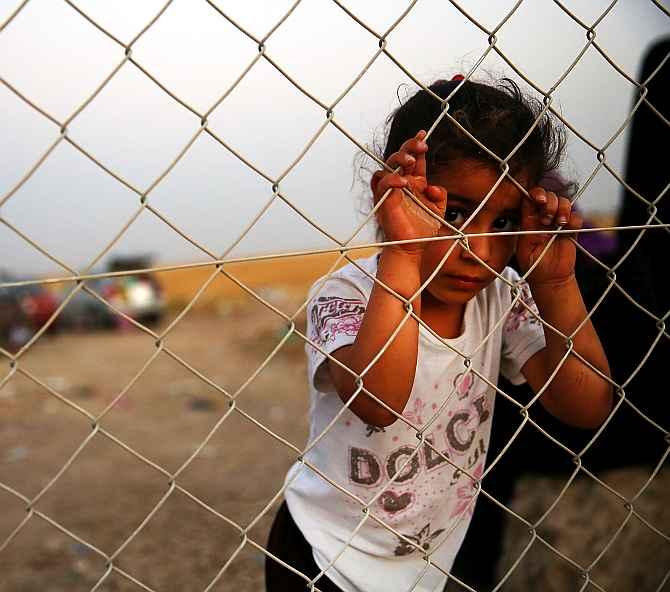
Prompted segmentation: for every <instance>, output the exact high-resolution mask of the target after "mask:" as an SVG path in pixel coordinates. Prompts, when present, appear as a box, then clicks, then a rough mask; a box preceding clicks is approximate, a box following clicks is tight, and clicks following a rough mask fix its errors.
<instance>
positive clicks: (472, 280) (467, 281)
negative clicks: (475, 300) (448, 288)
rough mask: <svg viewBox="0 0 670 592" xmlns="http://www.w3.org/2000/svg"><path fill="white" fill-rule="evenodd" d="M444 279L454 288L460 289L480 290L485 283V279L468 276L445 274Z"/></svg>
mask: <svg viewBox="0 0 670 592" xmlns="http://www.w3.org/2000/svg"><path fill="white" fill-rule="evenodd" d="M445 277H446V278H447V279H448V280H449V281H450V282H451V283H453V284H455V285H456V286H459V287H461V288H481V287H482V286H484V285H485V284H486V282H487V279H486V278H481V277H474V276H469V275H454V274H445Z"/></svg>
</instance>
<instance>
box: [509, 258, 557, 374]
mask: <svg viewBox="0 0 670 592" xmlns="http://www.w3.org/2000/svg"><path fill="white" fill-rule="evenodd" d="M510 271H511V273H510V274H509V275H510V277H509V279H510V280H512V281H515V282H517V285H518V286H519V289H520V295H519V299H518V300H517V301H516V302H515V304H514V306H512V309H511V310H510V311H509V313H508V314H507V318H506V319H505V323H504V325H503V339H502V344H503V345H502V359H501V362H500V372H501V374H502V375H503V376H504V377H505V378H507V380H509V381H510V382H511V383H512V384H523V383H524V382H526V379H525V378H524V376H523V374H522V373H521V368H523V366H524V364H525V363H526V362H527V361H528V360H529V359H530V358H531V357H532V356H533V354H535V353H537V352H538V351H540V350H541V349H544V347H545V345H546V341H545V338H544V328H543V326H542V323H541V322H540V320H539V318H538V316H539V311H538V309H537V305H536V304H535V301H534V300H533V295H532V294H531V291H530V287H529V286H528V283H527V282H525V281H524V280H521V279H520V277H519V275H518V274H517V273H516V272H515V271H512V270H510ZM531 311H532V312H531ZM533 313H534V314H533ZM536 315H538V316H536Z"/></svg>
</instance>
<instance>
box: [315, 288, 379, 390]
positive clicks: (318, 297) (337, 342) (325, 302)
mask: <svg viewBox="0 0 670 592" xmlns="http://www.w3.org/2000/svg"><path fill="white" fill-rule="evenodd" d="M366 303H367V297H366V296H365V294H364V293H363V291H362V290H361V289H360V288H358V287H357V286H356V285H355V284H354V283H353V282H350V281H348V280H346V279H344V278H341V277H331V278H328V279H327V280H326V281H325V282H324V283H323V284H321V282H317V283H316V284H315V285H314V286H313V287H312V289H311V290H310V300H309V303H308V305H307V336H308V337H309V339H310V340H311V341H312V342H313V343H314V344H315V345H316V346H318V348H317V347H314V346H313V345H311V344H310V343H307V344H306V346H305V351H306V352H307V372H308V377H309V380H310V382H311V384H312V385H314V387H315V388H316V390H317V391H321V392H323V393H331V392H335V388H334V386H333V384H332V382H331V380H330V375H329V373H328V365H327V364H326V363H325V362H326V360H327V357H326V355H325V354H326V353H328V354H330V353H332V352H334V351H335V350H336V349H339V348H341V347H343V346H346V345H351V344H352V343H353V342H354V340H355V339H356V335H357V334H358V330H359V329H360V326H361V322H362V321H363V314H364V313H365V306H366Z"/></svg>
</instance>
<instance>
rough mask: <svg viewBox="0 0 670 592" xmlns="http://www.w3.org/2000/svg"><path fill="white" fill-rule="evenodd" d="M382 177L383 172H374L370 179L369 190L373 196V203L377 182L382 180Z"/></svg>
mask: <svg viewBox="0 0 670 592" xmlns="http://www.w3.org/2000/svg"><path fill="white" fill-rule="evenodd" d="M383 176H384V171H375V172H374V174H373V175H372V177H370V189H372V195H373V196H374V202H375V203H377V186H378V185H379V181H381V180H382V177H383Z"/></svg>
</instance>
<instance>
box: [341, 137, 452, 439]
mask: <svg viewBox="0 0 670 592" xmlns="http://www.w3.org/2000/svg"><path fill="white" fill-rule="evenodd" d="M425 135H426V133H425V132H424V131H421V132H419V133H418V134H417V135H416V137H415V138H412V139H410V140H408V141H407V142H405V143H404V144H403V145H402V147H401V148H400V150H399V151H398V152H396V153H395V154H393V155H392V156H391V157H390V158H389V160H388V163H387V164H388V165H389V166H390V167H391V168H396V167H401V169H402V170H401V171H400V172H399V173H388V172H386V171H379V172H377V173H375V175H374V176H373V178H372V182H371V184H372V191H373V194H374V197H375V203H376V202H377V201H378V200H379V199H380V198H381V197H382V196H383V195H384V194H385V193H386V192H387V191H388V190H389V189H390V190H391V192H390V193H389V195H388V196H387V198H386V199H385V200H384V203H383V204H382V205H381V206H380V208H379V209H378V210H377V220H378V222H379V224H380V225H381V227H382V230H383V232H384V237H385V239H386V240H388V241H396V240H412V239H421V238H425V237H429V236H434V235H435V234H436V232H437V230H438V228H439V223H437V224H436V223H434V222H433V221H432V220H431V221H429V220H426V217H425V216H421V215H418V214H417V213H416V210H415V209H413V208H417V209H418V207H417V206H413V205H411V202H409V203H408V198H406V197H405V196H404V195H403V194H402V191H401V189H402V188H405V187H406V188H409V189H410V190H411V191H412V192H413V193H414V195H415V196H417V197H418V198H419V199H421V201H422V203H424V204H425V205H426V207H428V208H430V209H431V210H432V211H434V212H435V213H436V214H437V215H439V216H443V215H444V210H445V207H446V191H445V190H444V189H443V188H441V187H437V186H433V185H428V184H427V181H426V161H425V154H426V151H427V150H428V145H427V144H426V142H424V141H423V138H424V137H425ZM422 213H423V212H422ZM424 244H425V243H410V244H403V245H393V246H391V245H389V246H386V247H384V249H383V250H382V252H381V255H380V258H379V265H378V269H377V276H376V277H377V280H379V282H381V283H383V284H384V285H386V286H388V287H389V288H391V289H393V290H394V291H395V292H396V293H397V294H399V295H400V296H401V297H402V298H404V299H409V298H411V297H412V296H413V295H414V294H415V293H416V292H417V291H418V289H419V286H420V285H421V276H420V270H421V259H422V254H423V249H424ZM412 307H413V310H414V312H415V313H416V315H417V316H419V315H420V314H421V298H420V297H417V298H415V299H414V300H413V301H412ZM406 317H407V311H406V310H405V303H404V301H402V300H400V299H399V298H397V297H396V296H394V295H393V294H391V293H389V291H388V290H386V289H385V288H384V287H383V286H381V285H378V284H377V283H375V285H374V287H373V289H372V293H371V295H370V299H369V301H368V304H367V307H366V311H365V314H364V315H363V320H362V323H361V327H360V329H359V331H358V334H357V335H356V339H355V341H354V343H353V344H352V345H350V346H347V347H342V348H340V349H338V350H336V351H335V352H333V354H332V356H333V357H334V358H336V359H337V360H338V361H339V362H341V363H342V364H344V365H345V366H346V367H347V368H349V369H350V370H351V371H352V372H353V373H355V374H356V375H360V373H361V372H363V371H364V370H365V369H366V368H367V367H368V365H369V364H370V362H371V361H372V360H373V359H374V358H375V356H377V355H378V354H379V352H380V351H381V350H382V348H383V347H384V346H385V345H386V344H387V342H388V341H389V339H390V338H391V336H392V335H393V333H394V331H396V329H398V326H399V325H400V324H401V323H402V322H403V320H404V319H406ZM418 340H419V326H418V323H417V321H416V320H415V319H413V318H411V317H410V318H407V319H406V320H405V322H404V324H402V327H401V328H400V329H399V330H398V333H397V334H396V335H395V336H394V337H393V340H392V341H391V342H390V343H389V345H388V347H387V348H386V349H385V350H384V353H383V354H382V355H381V356H380V357H379V359H378V360H377V361H376V362H375V363H374V364H373V365H372V366H371V367H370V368H369V369H368V371H367V372H365V374H364V376H363V386H364V388H365V389H366V390H368V391H369V392H371V393H372V394H374V395H375V396H376V397H378V398H379V399H380V400H381V401H384V403H385V404H386V405H388V406H389V407H390V408H391V409H393V411H395V412H396V413H397V414H401V413H402V412H403V410H404V408H405V404H406V403H407V400H408V399H409V395H410V393H411V391H412V385H413V384H414V373H415V371H416V362H417V351H418ZM328 368H329V371H330V375H331V378H332V381H333V384H334V386H335V389H336V390H337V393H338V394H339V396H340V398H341V399H342V401H343V402H345V403H346V402H348V401H349V399H350V398H351V396H352V395H353V394H354V393H356V391H357V390H358V388H359V386H358V385H357V379H356V376H355V375H352V372H349V371H347V370H345V369H344V368H342V367H340V366H339V365H338V364H337V363H335V362H333V361H332V360H329V362H328ZM349 408H350V409H351V410H352V411H353V412H354V413H355V414H356V415H358V417H360V418H361V420H363V421H364V422H366V423H368V424H370V425H374V426H378V427H383V426H388V425H390V424H392V423H393V422H394V421H395V420H396V419H397V417H396V415H395V414H394V413H392V412H390V411H389V410H387V409H385V408H384V407H383V406H382V405H380V404H379V403H377V402H376V401H375V400H374V399H372V398H371V397H369V396H368V395H366V394H365V393H363V392H359V393H358V394H357V395H356V397H355V399H354V400H353V401H352V403H351V405H350V406H349Z"/></svg>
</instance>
